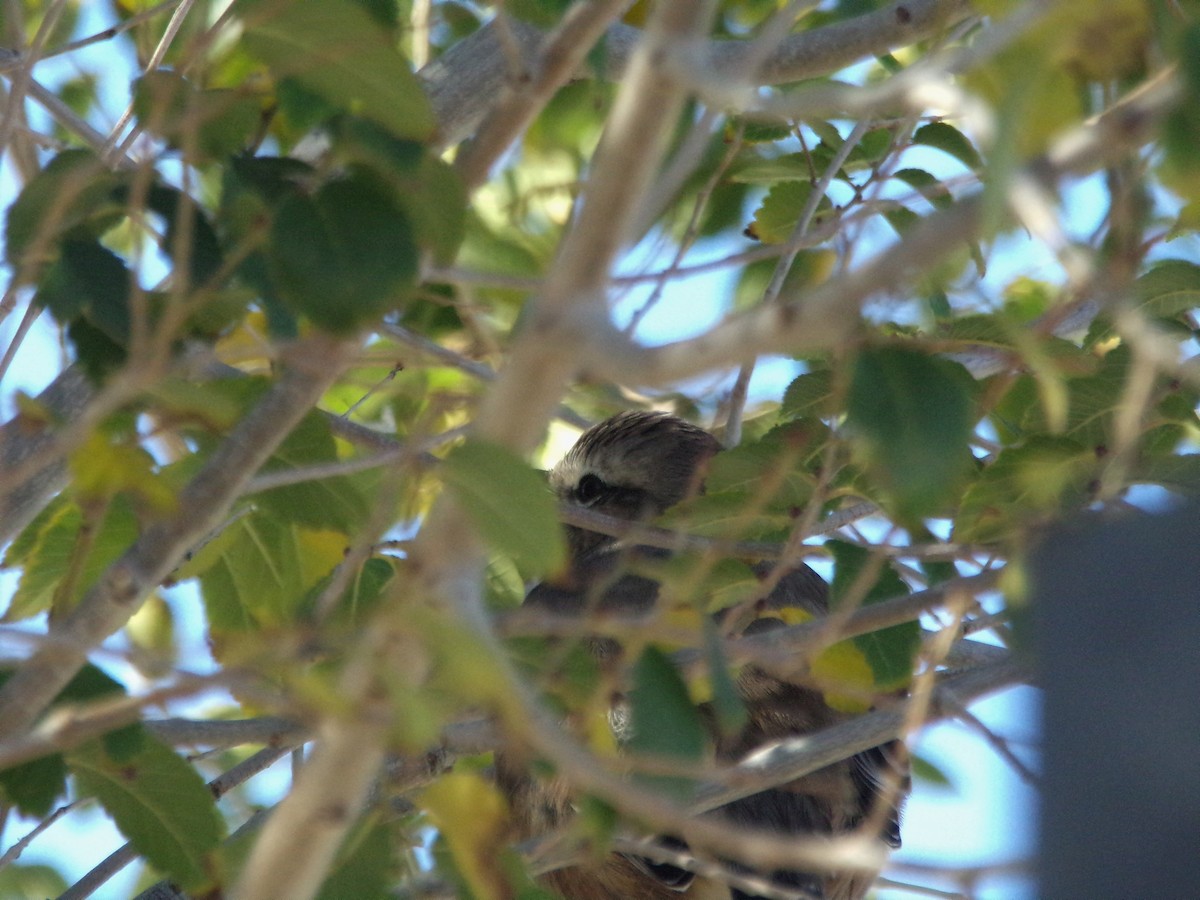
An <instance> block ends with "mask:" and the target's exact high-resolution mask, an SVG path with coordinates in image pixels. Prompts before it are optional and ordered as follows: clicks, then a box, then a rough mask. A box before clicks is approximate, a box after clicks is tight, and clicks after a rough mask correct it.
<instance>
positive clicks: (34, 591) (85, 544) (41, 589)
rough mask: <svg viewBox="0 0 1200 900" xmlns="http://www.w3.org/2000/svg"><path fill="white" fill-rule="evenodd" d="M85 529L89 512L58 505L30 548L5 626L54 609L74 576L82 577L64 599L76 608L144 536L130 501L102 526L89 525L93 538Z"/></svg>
mask: <svg viewBox="0 0 1200 900" xmlns="http://www.w3.org/2000/svg"><path fill="white" fill-rule="evenodd" d="M84 524H85V523H84V516H83V512H82V511H81V510H80V508H79V507H78V506H77V505H76V504H74V503H63V504H60V505H56V507H55V511H54V514H53V515H52V516H50V517H49V518H47V519H46V520H44V522H43V523H42V527H41V531H39V532H38V534H37V537H36V538H35V539H33V540H32V541H31V542H30V543H27V544H26V545H25V546H26V549H25V555H24V558H23V560H22V561H21V566H22V569H21V578H20V581H19V582H18V583H17V589H16V591H15V592H14V593H13V595H12V599H11V601H10V602H9V605H8V609H7V610H6V611H5V613H4V621H5V622H18V621H21V620H22V619H27V618H29V617H30V616H35V615H37V614H38V613H41V612H45V611H46V610H48V609H49V608H50V606H51V602H52V601H54V600H55V599H56V596H55V595H56V593H58V592H59V590H60V585H61V584H62V580H63V578H64V577H65V576H66V575H67V574H68V573H69V572H72V571H75V572H76V573H77V574H76V575H75V577H74V582H73V584H72V585H71V590H69V591H68V592H66V593H65V596H62V597H60V598H58V599H59V600H61V602H62V604H63V610H64V611H65V610H67V609H72V608H74V606H75V604H76V603H77V602H78V601H79V598H80V597H82V596H83V595H84V593H85V592H86V591H87V590H88V588H90V587H91V586H92V585H94V584H95V583H96V581H97V580H99V578H100V576H101V575H102V574H103V573H104V571H105V570H106V569H107V568H108V567H109V566H110V565H111V564H112V563H114V562H115V561H116V560H117V559H118V558H119V557H120V556H121V554H122V553H124V552H125V551H126V550H127V549H128V548H129V545H130V544H132V543H133V541H134V540H135V539H136V538H137V535H138V525H137V517H136V516H135V515H134V512H133V509H132V507H131V506H130V504H129V502H128V501H127V500H126V499H124V498H120V497H118V498H114V500H113V501H112V502H111V503H110V504H108V507H107V509H106V510H105V514H104V517H103V518H102V519H101V520H100V521H98V522H96V521H89V522H88V523H87V525H88V527H89V528H90V529H91V530H92V533H91V534H90V535H83V534H82V533H81V530H82V529H83V527H84ZM80 552H82V553H83V554H84V556H83V559H82V561H80V560H77V559H76V554H77V553H80ZM6 561H7V560H6ZM73 565H74V566H75V567H76V568H75V569H74V570H73V569H72V566H73Z"/></svg>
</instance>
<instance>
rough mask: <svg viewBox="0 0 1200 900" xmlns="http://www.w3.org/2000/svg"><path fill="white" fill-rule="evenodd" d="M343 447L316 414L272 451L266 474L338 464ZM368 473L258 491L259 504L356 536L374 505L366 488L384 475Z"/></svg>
mask: <svg viewBox="0 0 1200 900" xmlns="http://www.w3.org/2000/svg"><path fill="white" fill-rule="evenodd" d="M337 459H338V455H337V445H336V443H335V442H334V439H333V433H332V432H331V431H330V430H329V422H328V421H327V420H326V418H325V416H323V415H322V414H321V413H319V412H310V413H309V414H308V415H306V416H305V417H304V418H303V419H301V420H300V424H298V425H297V426H296V427H295V428H294V429H293V430H292V433H291V434H289V435H288V436H287V438H286V439H284V441H283V443H282V444H280V446H279V447H278V448H277V449H276V451H275V452H274V453H273V454H272V455H271V458H270V460H268V461H267V463H266V464H265V465H264V466H263V472H266V473H269V472H287V471H292V470H295V469H302V468H304V467H305V466H313V465H319V464H322V463H332V462H336V461H337ZM363 474H365V475H366V478H365V479H364V477H363V475H362V474H360V475H354V476H350V475H335V476H333V477H330V478H320V479H315V480H313V481H302V482H299V483H297V484H289V485H285V486H283V487H278V488H272V489H271V490H269V491H263V492H262V493H259V494H256V495H255V502H256V503H258V505H259V506H260V507H262V508H263V509H266V510H267V511H269V512H271V513H272V514H274V515H275V516H277V517H278V518H279V519H282V520H286V521H290V522H294V523H295V524H297V525H303V526H305V527H306V528H329V529H334V530H336V531H340V532H342V533H343V534H347V535H348V534H353V533H354V532H355V531H356V530H357V529H358V527H359V526H361V525H362V524H363V523H365V522H366V520H367V518H368V516H369V515H370V512H371V508H370V503H369V501H368V493H367V490H365V488H366V487H367V484H368V483H369V482H374V481H375V480H376V479H377V478H378V473H363Z"/></svg>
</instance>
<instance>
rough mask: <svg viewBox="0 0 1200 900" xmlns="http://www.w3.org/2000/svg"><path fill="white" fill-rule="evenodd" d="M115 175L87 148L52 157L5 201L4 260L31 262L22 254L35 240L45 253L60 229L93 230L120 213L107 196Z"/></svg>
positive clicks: (93, 232)
mask: <svg viewBox="0 0 1200 900" xmlns="http://www.w3.org/2000/svg"><path fill="white" fill-rule="evenodd" d="M121 180H122V179H121V177H120V176H118V175H115V174H113V173H111V172H110V171H109V170H108V168H107V167H106V166H105V165H104V164H103V163H101V162H100V160H99V159H97V157H96V156H95V155H94V154H93V153H91V152H90V151H88V150H65V151H63V152H62V153H60V154H59V155H58V156H56V157H54V159H53V160H51V161H50V163H49V164H48V165H47V166H46V168H44V169H42V171H41V172H39V173H38V174H37V175H36V176H34V177H33V178H32V179H31V180H30V181H29V183H28V184H26V185H25V188H24V189H23V190H22V191H21V194H20V196H19V197H17V199H16V201H15V202H14V203H13V204H12V206H11V207H9V210H8V219H7V221H6V224H5V232H4V238H5V253H6V256H7V259H8V261H9V264H10V265H12V266H13V267H14V268H17V267H19V266H20V265H21V264H22V263H23V262H33V260H25V259H24V256H25V253H26V252H27V251H29V250H32V249H33V246H34V244H35V242H38V243H40V244H41V248H42V252H41V254H40V258H41V259H45V258H46V257H47V254H48V251H49V250H50V248H51V247H53V245H54V243H55V242H56V241H57V239H58V237H59V236H60V235H64V234H73V233H74V234H78V236H79V237H81V238H82V237H87V236H93V237H95V236H99V235H100V234H101V233H103V232H104V231H105V230H107V228H108V227H110V226H111V225H113V224H115V223H116V222H117V221H118V220H119V219H120V217H121V216H122V215H123V214H124V209H123V206H122V205H121V204H119V203H117V202H116V201H115V200H114V197H113V192H114V191H115V189H116V187H117V186H118V185H119V184H120V183H121ZM39 261H40V260H39Z"/></svg>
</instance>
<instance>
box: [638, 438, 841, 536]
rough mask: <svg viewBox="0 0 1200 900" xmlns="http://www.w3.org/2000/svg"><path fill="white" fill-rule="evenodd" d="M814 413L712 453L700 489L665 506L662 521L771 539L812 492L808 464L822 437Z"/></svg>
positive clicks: (789, 522)
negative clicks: (695, 494) (714, 453)
mask: <svg viewBox="0 0 1200 900" xmlns="http://www.w3.org/2000/svg"><path fill="white" fill-rule="evenodd" d="M828 436H829V435H828V429H827V428H826V426H825V425H824V424H822V423H821V422H820V421H818V420H815V419H805V420H803V421H794V422H787V423H785V424H783V425H780V426H778V427H776V428H773V429H771V430H770V431H768V432H767V433H766V434H764V435H763V436H762V437H761V438H759V439H758V440H755V441H748V442H746V443H743V444H739V445H738V446H737V447H733V448H730V449H729V450H725V451H723V452H721V453H718V454H717V455H716V456H715V457H713V459H712V461H711V462H710V464H709V470H708V477H707V478H706V479H705V492H704V493H703V494H701V495H700V496H697V497H694V498H691V499H689V500H687V501H685V502H684V503H682V504H679V505H678V506H676V507H674V508H672V509H671V510H669V511H668V512H667V513H666V515H664V516H663V517H662V518H661V520H660V521H661V523H663V524H666V525H667V526H668V527H672V528H679V529H681V530H683V531H685V532H687V533H691V534H701V535H707V536H713V537H725V538H730V539H733V540H742V539H755V540H760V539H761V540H777V539H780V537H781V535H783V534H786V533H787V531H788V530H789V529H790V527H791V526H792V525H793V524H794V522H795V519H796V516H797V515H798V514H799V513H800V511H802V510H803V509H804V506H805V504H807V503H808V502H809V500H810V499H811V497H812V491H813V485H814V478H813V475H812V473H811V472H810V471H809V465H810V464H811V463H812V462H813V461H814V460H815V459H816V458H817V457H818V455H819V454H820V452H821V449H822V448H823V447H824V446H825V444H826V441H827V440H828Z"/></svg>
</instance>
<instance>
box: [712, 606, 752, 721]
mask: <svg viewBox="0 0 1200 900" xmlns="http://www.w3.org/2000/svg"><path fill="white" fill-rule="evenodd" d="M704 662H705V665H706V667H707V670H708V681H709V685H710V686H711V688H712V698H711V699H710V700H709V705H710V706H711V707H712V711H713V718H714V719H715V720H716V724H717V728H718V729H719V730H720V732H721V733H722V734H726V735H733V734H737V733H738V732H739V731H741V730H742V728H743V727H745V725H746V721H747V719H748V714H747V712H746V704H745V703H743V702H742V697H741V694H739V693H738V689H737V682H736V681H735V680H734V678H733V674H732V672H731V671H730V669H729V662H728V661H727V660H726V659H725V650H724V645H723V644H722V642H721V634H720V632H719V631H718V630H717V626H716V623H715V622H714V621H713V620H712V619H711V618H706V619H705V620H704Z"/></svg>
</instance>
